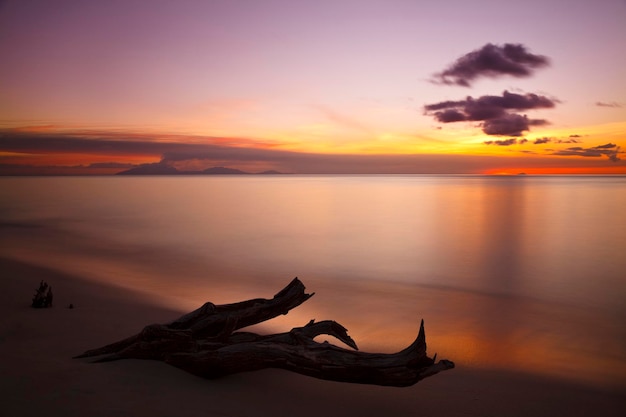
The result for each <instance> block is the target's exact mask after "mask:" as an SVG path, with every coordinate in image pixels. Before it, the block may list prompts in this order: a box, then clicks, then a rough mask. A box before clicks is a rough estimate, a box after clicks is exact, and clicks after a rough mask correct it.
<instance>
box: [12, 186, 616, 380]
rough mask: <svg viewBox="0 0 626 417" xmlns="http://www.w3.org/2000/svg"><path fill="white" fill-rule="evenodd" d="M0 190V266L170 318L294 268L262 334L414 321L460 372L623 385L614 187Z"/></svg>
mask: <svg viewBox="0 0 626 417" xmlns="http://www.w3.org/2000/svg"><path fill="white" fill-rule="evenodd" d="M2 181H3V184H2V185H3V186H2V187H1V188H0V197H1V198H0V211H1V212H2V214H3V218H4V226H3V229H2V233H1V234H0V248H1V250H2V256H7V257H13V258H18V259H22V260H25V261H28V262H35V263H39V264H43V265H46V266H52V267H54V268H58V269H61V270H65V271H69V272H73V273H76V274H78V275H80V276H83V277H85V278H86V279H93V280H100V281H103V282H108V283H110V284H113V285H119V286H124V287H127V288H130V289H135V290H137V289H138V290H140V291H143V292H146V293H147V294H149V295H151V296H152V297H154V300H155V302H158V303H162V304H166V305H167V306H169V307H176V308H179V309H181V310H191V309H193V308H195V307H197V306H198V305H200V304H202V303H203V302H204V301H207V300H210V301H213V302H216V303H226V302H233V301H240V300H242V299H247V298H253V297H259V296H263V297H271V296H272V295H273V294H274V293H275V292H276V291H278V289H280V288H282V287H283V286H284V285H285V284H286V283H287V282H288V281H289V280H291V279H292V278H293V277H294V276H296V275H297V276H299V277H300V278H301V279H302V280H303V281H304V283H305V284H306V285H307V287H308V288H309V289H310V290H311V291H315V292H316V293H317V295H316V296H315V297H313V298H312V299H311V300H309V301H308V302H307V303H305V304H304V305H302V306H300V307H299V308H297V309H296V310H294V311H293V312H292V313H290V314H289V315H287V316H284V317H281V318H280V319H277V320H274V321H272V322H271V323H268V324H267V325H266V330H268V331H284V330H286V329H288V328H291V327H293V326H300V325H303V324H305V323H306V322H308V321H309V320H310V319H311V318H316V319H318V320H322V319H334V320H337V321H339V322H340V323H342V324H343V325H344V326H346V327H347V328H348V329H349V330H350V333H351V335H352V336H353V337H354V339H355V340H356V341H357V343H359V345H360V347H361V348H362V349H365V350H380V351H385V352H391V351H394V350H398V349H401V348H403V347H405V346H406V345H408V344H409V343H411V341H412V340H413V338H414V337H415V336H416V334H417V330H418V327H419V321H420V319H422V318H424V319H425V320H426V331H427V335H428V341H429V349H430V352H431V353H434V352H435V351H436V352H438V353H439V354H440V355H441V356H442V357H448V358H450V359H452V360H454V361H455V362H457V364H458V365H459V366H476V367H491V368H493V367H496V368H503V369H513V370H524V371H529V372H536V373H545V374H550V375H557V376H561V377H567V378H572V379H580V380H582V382H585V381H587V382H589V381H593V382H594V383H598V384H609V385H619V386H622V387H626V367H625V366H626V365H625V364H626V334H625V330H624V327H623V325H622V323H623V321H624V319H626V311H625V309H624V303H623V300H624V297H625V296H626V283H625V282H624V281H625V280H624V279H623V271H624V270H626V258H625V257H623V254H622V252H623V249H624V248H626V240H625V239H626V220H625V219H624V217H623V215H622V211H623V210H622V209H623V207H626V193H624V192H623V191H624V189H625V188H626V180H622V179H604V180H603V179H598V178H596V179H594V178H591V179H588V180H585V181H579V180H576V179H573V180H572V181H573V182H568V181H564V180H562V179H559V178H556V179H554V178H493V177H420V176H406V177H367V176H365V177H295V176H294V177H291V176H290V177H277V178H259V177H248V178H123V179H119V178H80V179H76V178H40V179H17V178H16V179H10V180H9V179H2ZM20 222H21V223H23V224H30V225H35V226H36V227H29V228H24V227H21V228H20V227H11V224H15V223H20ZM609 226H610V227H609ZM590 277H591V278H593V279H590Z"/></svg>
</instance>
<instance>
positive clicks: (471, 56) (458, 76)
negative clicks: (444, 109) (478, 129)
mask: <svg viewBox="0 0 626 417" xmlns="http://www.w3.org/2000/svg"><path fill="white" fill-rule="evenodd" d="M549 64H550V61H549V59H548V58H547V57H545V56H543V55H535V54H531V53H530V52H528V50H527V49H526V47H525V46H524V45H521V44H511V43H505V44H504V45H502V46H501V45H494V44H491V43H488V44H486V45H485V46H483V47H482V48H480V49H477V50H475V51H472V52H470V53H468V54H465V55H463V56H462V57H460V58H459V59H457V60H456V62H454V64H452V65H450V66H449V67H448V68H446V69H445V70H444V71H442V72H439V73H437V74H435V75H434V81H435V82H436V83H440V84H446V85H459V86H463V87H469V86H470V84H471V82H473V81H474V80H475V79H476V78H479V77H490V78H493V77H498V76H502V75H510V76H513V77H518V78H521V77H529V76H531V75H532V74H533V71H534V70H535V69H537V68H542V67H545V66H548V65H549Z"/></svg>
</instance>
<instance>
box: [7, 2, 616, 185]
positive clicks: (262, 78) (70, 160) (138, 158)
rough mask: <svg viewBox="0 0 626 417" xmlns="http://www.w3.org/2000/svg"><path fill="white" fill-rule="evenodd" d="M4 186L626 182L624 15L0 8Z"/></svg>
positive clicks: (257, 7) (418, 9)
mask: <svg viewBox="0 0 626 417" xmlns="http://www.w3.org/2000/svg"><path fill="white" fill-rule="evenodd" d="M0 57H1V59H2V62H1V63H0V174H2V173H4V174H29V173H43V174H59V173H61V174H72V173H74V174H93V173H95V174H112V173H115V172H119V171H122V170H125V169H128V168H130V167H133V166H137V165H140V164H149V163H158V164H160V165H167V166H173V167H176V168H178V169H181V170H200V169H204V168H208V167H212V166H226V167H231V168H239V169H244V170H247V171H251V172H257V171H263V170H268V169H276V170H279V171H282V172H292V173H489V174H515V173H519V172H526V173H529V174H532V173H553V174H559V173H607V174H608V173H621V174H626V75H625V74H626V1H624V0H526V1H523V2H507V1H498V0H477V1H467V0H450V1H445V2H435V1H422V0H379V1H375V0H334V1H327V0H319V1H304V0H303V1H300V0H205V1H201V0H197V1H192V0H180V1H165V0H163V1H162V0H123V1H122V0H108V1H96V0H94V1H91V0H82V1H81V0H0Z"/></svg>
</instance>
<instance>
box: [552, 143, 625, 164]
mask: <svg viewBox="0 0 626 417" xmlns="http://www.w3.org/2000/svg"><path fill="white" fill-rule="evenodd" d="M620 153H621V152H620V147H619V146H617V145H616V144H614V143H607V144H605V145H599V146H593V147H591V148H583V147H581V146H573V147H570V148H566V149H563V150H559V151H555V152H554V153H552V155H558V156H582V157H586V158H599V157H602V156H606V157H607V158H609V160H610V161H612V162H619V161H621V158H620V157H619V154H620Z"/></svg>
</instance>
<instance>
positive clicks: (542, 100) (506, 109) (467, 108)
mask: <svg viewBox="0 0 626 417" xmlns="http://www.w3.org/2000/svg"><path fill="white" fill-rule="evenodd" d="M557 102H558V101H557V100H555V99H551V98H548V97H545V96H540V95H537V94H530V93H529V94H515V93H510V92H508V91H506V90H505V91H504V92H503V93H502V95H501V96H491V95H487V96H481V97H478V98H476V99H475V98H473V97H467V98H466V99H465V100H457V101H451V100H448V101H442V102H439V103H434V104H427V105H425V106H424V112H425V114H427V115H430V116H433V117H434V118H435V120H437V121H438V122H440V123H454V122H461V121H480V122H483V123H482V124H481V126H482V128H483V132H485V133H486V134H488V135H498V136H521V135H522V134H523V132H525V131H528V130H530V127H531V126H541V125H545V124H547V123H548V122H547V121H546V120H543V119H529V118H528V117H527V116H526V115H521V114H518V113H514V111H523V110H533V109H541V108H552V107H554V106H555V104H556V103H557Z"/></svg>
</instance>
